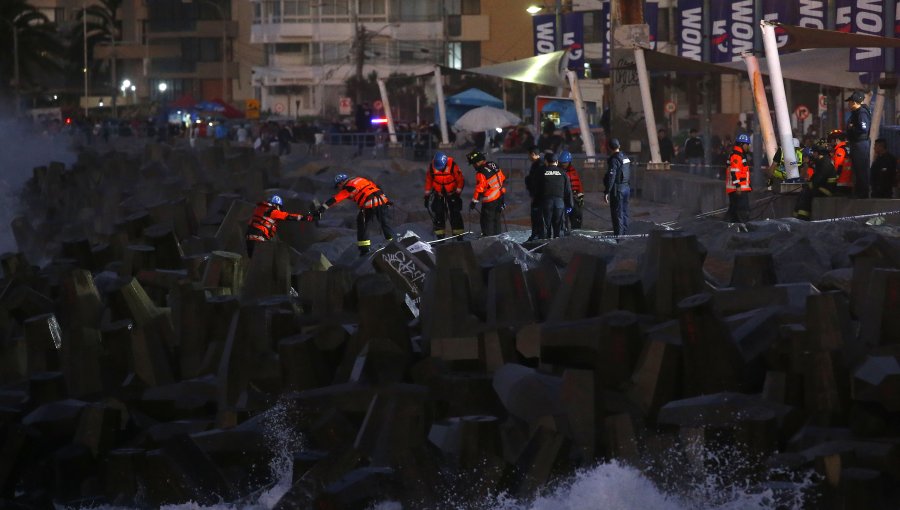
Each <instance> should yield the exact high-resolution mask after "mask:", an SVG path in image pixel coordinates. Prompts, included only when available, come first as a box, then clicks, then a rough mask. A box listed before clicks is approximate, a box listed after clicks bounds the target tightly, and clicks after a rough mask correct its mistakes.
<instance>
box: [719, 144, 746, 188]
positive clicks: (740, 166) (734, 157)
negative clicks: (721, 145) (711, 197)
mask: <svg viewBox="0 0 900 510" xmlns="http://www.w3.org/2000/svg"><path fill="white" fill-rule="evenodd" d="M735 191H752V189H751V188H750V166H749V165H748V164H747V157H746V155H745V154H744V150H743V149H741V148H740V147H739V146H737V145H735V146H734V148H733V149H731V157H730V158H729V159H728V172H727V175H726V176H725V192H726V193H734V192H735Z"/></svg>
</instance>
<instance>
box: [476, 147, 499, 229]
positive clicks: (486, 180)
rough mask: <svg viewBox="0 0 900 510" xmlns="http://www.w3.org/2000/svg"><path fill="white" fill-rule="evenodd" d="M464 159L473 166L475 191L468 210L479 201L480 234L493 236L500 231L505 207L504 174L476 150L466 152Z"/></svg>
mask: <svg viewBox="0 0 900 510" xmlns="http://www.w3.org/2000/svg"><path fill="white" fill-rule="evenodd" d="M466 161H468V162H469V164H470V165H472V166H473V167H474V168H475V193H474V194H473V195H472V202H471V203H469V210H470V211H474V210H475V208H476V207H478V204H479V203H481V235H482V236H495V235H497V234H499V233H500V214H501V213H502V212H503V208H504V207H506V202H505V198H504V195H506V188H505V187H503V183H504V182H505V181H506V176H505V175H503V171H502V170H500V167H498V166H497V164H496V163H494V162H493V161H488V160H487V158H485V157H484V154H482V153H480V152H478V151H473V152H470V153H469V154H467V155H466Z"/></svg>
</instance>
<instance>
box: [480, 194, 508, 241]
mask: <svg viewBox="0 0 900 510" xmlns="http://www.w3.org/2000/svg"><path fill="white" fill-rule="evenodd" d="M502 202H503V201H502V200H500V199H497V200H494V201H493V202H483V203H482V204H481V235H483V236H495V235H497V234H499V233H500V214H501V212H502V211H501V210H500V204H501V203H502Z"/></svg>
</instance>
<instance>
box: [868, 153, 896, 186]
mask: <svg viewBox="0 0 900 510" xmlns="http://www.w3.org/2000/svg"><path fill="white" fill-rule="evenodd" d="M871 170H872V175H871V176H870V178H871V181H870V182H871V183H872V198H892V197H893V196H894V182H895V181H896V179H897V158H896V157H894V155H893V154H891V153H890V152H888V149H887V140H885V139H884V138H879V139H878V140H875V161H873V162H872V169H871Z"/></svg>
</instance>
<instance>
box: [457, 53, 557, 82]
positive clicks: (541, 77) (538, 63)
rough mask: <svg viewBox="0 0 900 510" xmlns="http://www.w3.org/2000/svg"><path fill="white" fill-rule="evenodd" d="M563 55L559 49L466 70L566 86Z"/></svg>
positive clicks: (522, 80)
mask: <svg viewBox="0 0 900 510" xmlns="http://www.w3.org/2000/svg"><path fill="white" fill-rule="evenodd" d="M565 55H566V51H565V50H561V51H555V52H553V53H545V54H543V55H538V56H536V57H529V58H523V59H521V60H513V61H512V62H503V63H501V64H494V65H490V66H482V67H474V68H472V69H466V71H467V72H470V73H477V74H486V75H489V76H497V77H499V78H506V79H507V80H513V81H521V82H525V83H536V84H539V85H549V86H551V87H566V86H568V85H567V83H566V77H565V74H564V73H565V69H564V68H563V67H562V66H563V64H564V63H565V60H566V59H565Z"/></svg>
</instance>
